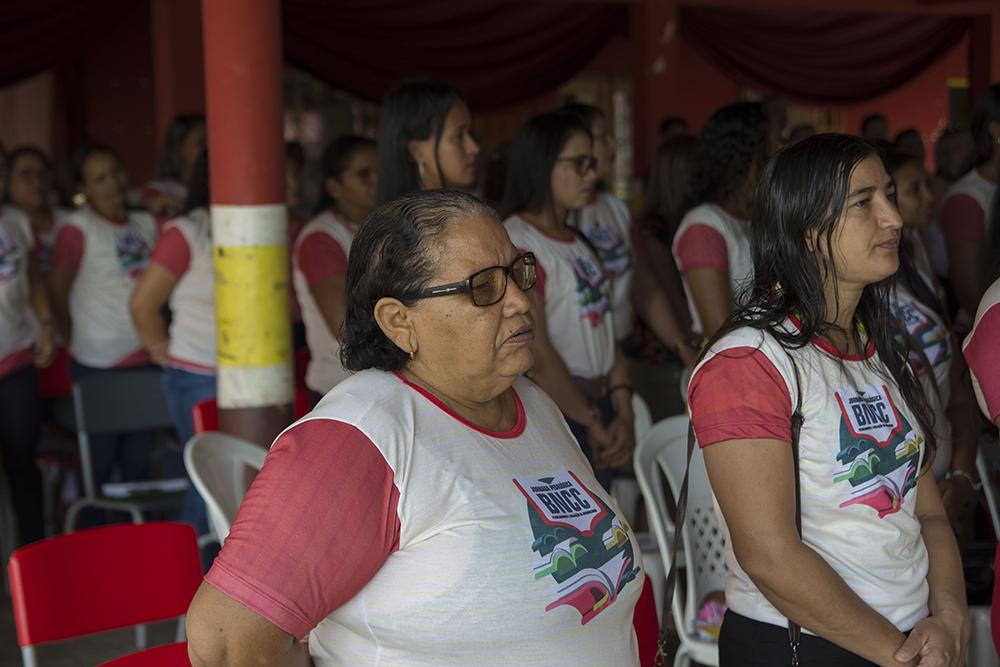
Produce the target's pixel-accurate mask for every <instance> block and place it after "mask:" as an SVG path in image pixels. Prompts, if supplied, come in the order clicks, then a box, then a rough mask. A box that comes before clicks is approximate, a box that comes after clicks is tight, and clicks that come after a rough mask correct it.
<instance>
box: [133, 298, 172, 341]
mask: <svg viewBox="0 0 1000 667" xmlns="http://www.w3.org/2000/svg"><path fill="white" fill-rule="evenodd" d="M130 311H131V314H132V324H133V325H134V326H135V333H136V335H137V336H138V337H139V342H140V343H142V346H143V347H144V348H146V349H147V350H152V349H157V348H160V347H163V346H164V345H166V344H167V343H168V342H169V340H170V334H169V333H168V331H167V322H166V320H165V319H164V318H163V313H162V311H160V310H152V309H150V308H147V307H144V306H143V305H140V304H136V303H134V302H133V303H132V304H131V308H130Z"/></svg>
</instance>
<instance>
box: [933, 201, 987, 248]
mask: <svg viewBox="0 0 1000 667" xmlns="http://www.w3.org/2000/svg"><path fill="white" fill-rule="evenodd" d="M941 230H942V231H943V232H944V240H945V242H947V243H960V242H963V241H982V240H983V238H985V236H986V212H985V211H983V207H982V206H980V205H979V202H977V201H976V200H975V199H973V198H972V197H971V196H969V195H952V196H951V197H948V198H947V199H946V200H945V201H944V206H943V207H942V208H941Z"/></svg>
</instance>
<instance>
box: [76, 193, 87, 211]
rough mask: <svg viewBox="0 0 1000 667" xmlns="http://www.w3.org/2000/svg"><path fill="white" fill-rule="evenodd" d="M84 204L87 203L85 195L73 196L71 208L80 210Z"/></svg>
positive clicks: (77, 194)
mask: <svg viewBox="0 0 1000 667" xmlns="http://www.w3.org/2000/svg"><path fill="white" fill-rule="evenodd" d="M86 203H87V195H85V194H83V193H82V192H77V193H76V194H75V195H73V206H76V207H77V208H80V207H81V206H83V205H84V204H86Z"/></svg>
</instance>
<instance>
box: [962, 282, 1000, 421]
mask: <svg viewBox="0 0 1000 667" xmlns="http://www.w3.org/2000/svg"><path fill="white" fill-rule="evenodd" d="M998 348H1000V280H996V281H995V282H994V283H993V284H992V285H990V287H989V289H987V290H986V294H984V295H983V299H982V301H980V302H979V309H978V310H977V311H976V320H975V323H974V324H973V326H972V331H971V332H969V335H968V336H967V337H966V338H965V343H964V344H963V345H962V353H963V354H964V355H965V361H966V362H967V363H968V364H969V372H970V373H971V375H972V388H973V389H975V391H976V400H978V401H979V407H980V409H982V411H983V414H985V415H986V416H987V417H988V418H989V420H990V422H992V423H994V424H995V423H996V421H997V417H1000V352H998Z"/></svg>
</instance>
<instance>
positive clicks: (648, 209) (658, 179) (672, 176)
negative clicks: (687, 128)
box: [638, 134, 698, 243]
mask: <svg viewBox="0 0 1000 667" xmlns="http://www.w3.org/2000/svg"><path fill="white" fill-rule="evenodd" d="M697 143H698V138H697V137H695V136H693V135H690V134H678V135H674V136H672V137H670V138H669V139H664V140H663V141H661V142H660V145H659V146H657V148H656V157H655V158H654V159H653V168H652V169H651V170H650V172H649V181H648V182H647V183H646V198H645V201H644V202H643V205H642V211H641V212H640V213H639V217H638V219H639V221H640V222H643V223H644V222H647V221H650V220H658V221H660V223H662V225H663V229H664V231H665V232H666V236H665V238H662V239H660V240H661V241H663V242H664V243H670V242H671V241H673V238H674V234H675V233H676V232H677V228H678V227H679V226H680V224H681V219H682V218H683V217H684V214H685V213H686V212H687V205H688V202H689V192H690V190H691V171H692V169H693V166H694V152H695V147H696V146H697Z"/></svg>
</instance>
